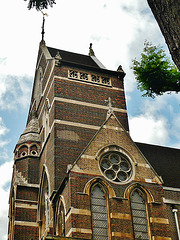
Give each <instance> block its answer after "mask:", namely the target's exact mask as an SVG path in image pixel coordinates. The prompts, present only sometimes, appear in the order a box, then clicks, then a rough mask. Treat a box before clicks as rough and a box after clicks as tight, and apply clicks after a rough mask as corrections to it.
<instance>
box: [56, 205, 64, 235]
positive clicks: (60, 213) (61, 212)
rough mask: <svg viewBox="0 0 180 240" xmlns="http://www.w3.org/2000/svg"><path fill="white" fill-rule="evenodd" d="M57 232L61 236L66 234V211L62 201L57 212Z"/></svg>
mask: <svg viewBox="0 0 180 240" xmlns="http://www.w3.org/2000/svg"><path fill="white" fill-rule="evenodd" d="M57 234H58V235H59V236H65V211H64V205H63V203H62V202H61V203H60V207H59V209H58V213H57Z"/></svg>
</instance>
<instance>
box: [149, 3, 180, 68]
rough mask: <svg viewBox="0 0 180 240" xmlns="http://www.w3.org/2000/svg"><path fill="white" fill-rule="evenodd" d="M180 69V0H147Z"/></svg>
mask: <svg viewBox="0 0 180 240" xmlns="http://www.w3.org/2000/svg"><path fill="white" fill-rule="evenodd" d="M147 1H148V4H149V6H150V8H151V10H152V12H153V14H154V17H155V18H156V21H157V22H158V24H159V27H160V29H161V32H162V34H163V35H164V38H165V40H166V43H167V45H168V48H169V51H170V53H171V56H172V59H173V61H174V63H175V64H176V66H177V67H178V69H179V70H180V0H147Z"/></svg>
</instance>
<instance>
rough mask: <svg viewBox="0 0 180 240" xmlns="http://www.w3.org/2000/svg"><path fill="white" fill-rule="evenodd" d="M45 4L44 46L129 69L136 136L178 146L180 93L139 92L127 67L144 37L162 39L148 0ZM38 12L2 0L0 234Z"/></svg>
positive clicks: (32, 61)
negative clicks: (47, 6)
mask: <svg viewBox="0 0 180 240" xmlns="http://www.w3.org/2000/svg"><path fill="white" fill-rule="evenodd" d="M57 2H58V3H57V4H56V5H55V6H54V7H53V8H52V9H48V10H47V11H45V12H46V13H48V17H46V23H45V41H46V45H47V46H51V47H55V48H59V49H63V50H67V51H73V52H77V53H82V54H88V50H89V44H90V43H91V42H92V43H93V49H94V52H95V54H96V57H97V58H98V59H99V60H100V61H101V62H102V63H103V64H104V65H105V66H106V67H107V68H108V69H111V70H117V68H118V66H119V65H122V66H123V69H124V71H125V72H126V77H125V89H126V99H127V108H128V115H129V124H130V133H131V136H132V138H133V139H134V140H135V141H140V142H146V143H151V144H159V145H163V146H169V147H176V148H177V147H180V125H179V121H180V96H179V95H178V94H171V95H169V94H166V95H164V96H161V97H158V98H156V99H154V100H152V99H149V98H142V97H141V93H140V92H139V91H138V90H137V89H136V81H135V77H134V76H133V72H132V70H131V69H130V66H131V65H132V62H131V60H132V59H134V58H135V57H136V58H137V59H139V58H140V53H141V52H142V50H143V44H144V41H145V40H148V41H150V42H152V43H153V44H154V45H161V46H163V47H164V50H166V51H167V54H168V50H167V47H166V45H165V42H164V39H163V37H162V34H161V32H160V30H159V27H158V25H157V23H156V21H155V19H154V17H153V15H152V13H151V11H150V9H149V7H148V5H147V2H146V1H145V0H136V1H134V0H113V1H112V0H91V1H90V0H76V1H74V0H57ZM41 25H42V13H41V12H37V11H36V10H31V11H29V10H28V9H27V2H24V1H23V0H6V1H2V2H1V8H0V33H1V38H0V196H1V198H0V232H1V235H0V240H5V239H7V220H8V218H7V215H8V213H7V212H8V196H9V186H10V180H11V174H12V165H13V150H14V147H15V144H16V143H17V141H18V138H19V135H20V134H21V133H22V132H23V130H24V128H25V124H26V118H27V113H28V108H29V101H30V95H31V90H32V83H33V75H34V70H35V64H36V58H37V52H38V47H39V42H40V40H41Z"/></svg>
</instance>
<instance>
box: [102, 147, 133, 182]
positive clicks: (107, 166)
mask: <svg viewBox="0 0 180 240" xmlns="http://www.w3.org/2000/svg"><path fill="white" fill-rule="evenodd" d="M100 168H101V171H102V172H103V174H104V175H105V176H106V177H107V178H108V179H109V180H111V181H113V182H117V183H121V182H127V181H128V180H129V179H130V177H131V176H132V165H131V163H130V161H129V159H128V158H127V157H126V156H125V155H124V154H122V153H119V152H115V151H114V152H108V153H106V154H104V155H102V157H101V158H100Z"/></svg>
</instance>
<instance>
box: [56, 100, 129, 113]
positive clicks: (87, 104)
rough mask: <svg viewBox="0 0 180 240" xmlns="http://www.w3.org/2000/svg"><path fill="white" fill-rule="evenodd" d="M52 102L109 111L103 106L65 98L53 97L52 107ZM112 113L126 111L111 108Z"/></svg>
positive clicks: (124, 111) (124, 110)
mask: <svg viewBox="0 0 180 240" xmlns="http://www.w3.org/2000/svg"><path fill="white" fill-rule="evenodd" d="M54 101H58V102H65V103H72V104H77V105H81V106H86V107H93V108H99V109H104V110H107V111H108V109H109V107H108V106H103V105H99V104H94V103H88V102H82V101H77V100H72V99H67V98H60V97H54V99H53V102H52V105H53V103H54ZM113 111H115V112H123V113H126V112H127V110H126V109H121V108H114V107H113Z"/></svg>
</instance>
